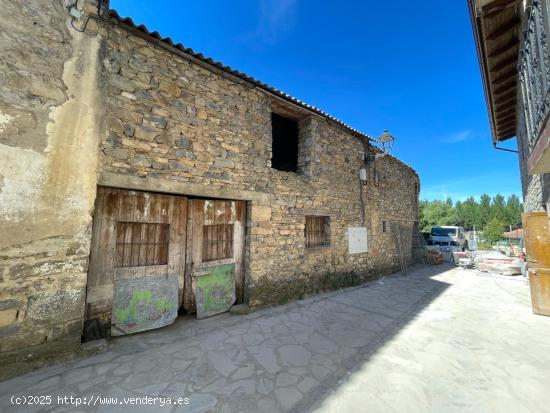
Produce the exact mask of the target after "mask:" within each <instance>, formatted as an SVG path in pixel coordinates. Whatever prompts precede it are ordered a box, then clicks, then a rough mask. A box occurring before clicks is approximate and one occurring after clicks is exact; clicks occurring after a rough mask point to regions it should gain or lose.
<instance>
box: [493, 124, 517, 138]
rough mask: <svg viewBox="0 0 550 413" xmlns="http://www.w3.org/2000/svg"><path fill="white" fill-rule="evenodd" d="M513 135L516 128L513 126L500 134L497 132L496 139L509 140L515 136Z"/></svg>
mask: <svg viewBox="0 0 550 413" xmlns="http://www.w3.org/2000/svg"><path fill="white" fill-rule="evenodd" d="M515 134H516V127H515V126H513V127H510V128H508V129H506V130H504V131H502V132H498V135H499V137H498V139H497V140H499V141H504V140H506V139H509V138H511V137H512V136H515Z"/></svg>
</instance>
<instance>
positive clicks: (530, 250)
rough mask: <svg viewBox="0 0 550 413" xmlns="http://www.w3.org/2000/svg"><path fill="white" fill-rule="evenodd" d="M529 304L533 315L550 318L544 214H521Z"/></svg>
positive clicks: (549, 236) (549, 239)
mask: <svg viewBox="0 0 550 413" xmlns="http://www.w3.org/2000/svg"><path fill="white" fill-rule="evenodd" d="M523 228H524V235H525V248H526V250H527V266H528V270H529V285H530V288H531V304H532V306H533V312H534V313H535V314H541V315H546V316H550V226H549V225H548V215H547V214H546V212H544V211H542V212H530V213H526V214H523Z"/></svg>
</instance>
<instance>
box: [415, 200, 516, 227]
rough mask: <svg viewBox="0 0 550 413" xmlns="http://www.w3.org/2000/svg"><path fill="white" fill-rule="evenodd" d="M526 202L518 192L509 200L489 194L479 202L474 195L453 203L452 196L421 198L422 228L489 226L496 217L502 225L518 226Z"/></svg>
mask: <svg viewBox="0 0 550 413" xmlns="http://www.w3.org/2000/svg"><path fill="white" fill-rule="evenodd" d="M522 211H523V204H522V203H521V201H520V199H519V198H518V197H517V196H516V195H511V196H509V197H508V199H507V200H505V198H504V197H503V196H502V195H500V194H497V195H495V197H494V198H493V199H491V197H490V196H489V195H487V194H483V195H482V196H481V197H480V200H479V202H477V201H476V200H475V198H474V197H472V196H471V197H469V198H467V199H466V200H465V201H463V202H461V201H457V202H456V203H455V204H454V205H453V201H452V199H450V198H447V199H445V201H440V200H435V201H426V200H424V201H420V204H419V212H420V228H422V230H423V231H429V230H430V229H431V227H433V226H435V225H461V226H463V227H464V228H466V229H467V230H472V229H473V227H474V226H475V227H476V228H477V229H478V230H480V229H481V228H484V227H486V226H487V224H488V222H489V221H490V220H491V219H493V218H496V219H497V220H498V221H500V222H501V223H502V225H506V226H509V225H510V226H512V227H515V226H516V225H518V224H520V223H521V213H522Z"/></svg>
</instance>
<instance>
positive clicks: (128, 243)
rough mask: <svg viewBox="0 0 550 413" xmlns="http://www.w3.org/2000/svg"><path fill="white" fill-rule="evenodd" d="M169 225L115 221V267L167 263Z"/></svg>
mask: <svg viewBox="0 0 550 413" xmlns="http://www.w3.org/2000/svg"><path fill="white" fill-rule="evenodd" d="M169 234H170V226H169V225H168V224H156V223H148V222H117V224H116V245H115V249H116V250H115V251H116V253H115V267H118V268H120V267H142V266H147V265H166V264H168V241H169Z"/></svg>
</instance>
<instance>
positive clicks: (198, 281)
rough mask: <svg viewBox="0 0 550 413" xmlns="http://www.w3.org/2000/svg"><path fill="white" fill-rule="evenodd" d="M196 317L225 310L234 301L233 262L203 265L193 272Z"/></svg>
mask: <svg viewBox="0 0 550 413" xmlns="http://www.w3.org/2000/svg"><path fill="white" fill-rule="evenodd" d="M193 291H194V293H195V300H196V303H197V318H198V319H202V318H206V317H211V316H213V315H216V314H220V313H223V312H226V311H227V310H229V309H230V308H231V306H232V305H233V304H234V303H235V300H236V296H235V264H223V265H218V266H213V267H205V268H202V269H201V270H198V271H195V272H194V274H193Z"/></svg>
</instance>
